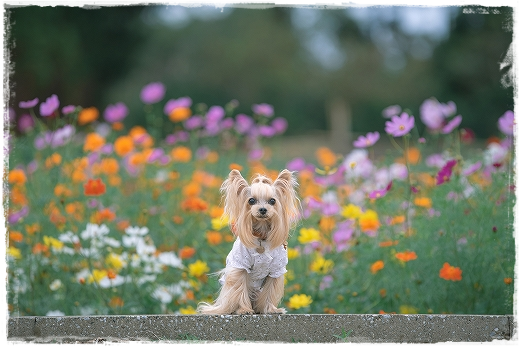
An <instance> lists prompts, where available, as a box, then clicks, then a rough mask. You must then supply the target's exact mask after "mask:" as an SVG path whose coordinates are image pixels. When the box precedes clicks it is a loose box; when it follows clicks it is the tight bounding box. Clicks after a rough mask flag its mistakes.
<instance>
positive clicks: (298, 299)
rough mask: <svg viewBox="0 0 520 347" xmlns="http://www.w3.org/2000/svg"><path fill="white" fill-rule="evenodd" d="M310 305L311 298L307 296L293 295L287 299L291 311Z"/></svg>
mask: <svg viewBox="0 0 520 347" xmlns="http://www.w3.org/2000/svg"><path fill="white" fill-rule="evenodd" d="M311 303H312V298H311V297H310V296H309V295H305V294H294V295H293V296H291V298H290V299H289V304H288V305H287V306H289V307H290V308H292V309H293V310H297V309H299V308H302V307H307V306H309V305H310V304H311Z"/></svg>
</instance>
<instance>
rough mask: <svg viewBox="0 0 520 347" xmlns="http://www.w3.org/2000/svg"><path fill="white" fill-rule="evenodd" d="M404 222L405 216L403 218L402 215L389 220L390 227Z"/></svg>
mask: <svg viewBox="0 0 520 347" xmlns="http://www.w3.org/2000/svg"><path fill="white" fill-rule="evenodd" d="M404 221H405V216H403V215H399V216H395V217H394V218H392V219H391V220H390V225H396V224H403V223H404Z"/></svg>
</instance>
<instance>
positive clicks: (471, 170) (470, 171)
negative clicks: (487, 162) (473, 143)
mask: <svg viewBox="0 0 520 347" xmlns="http://www.w3.org/2000/svg"><path fill="white" fill-rule="evenodd" d="M481 167H482V162H480V161H477V162H476V163H475V164H472V165H470V166H468V167H467V168H466V169H464V170H462V174H463V175H464V176H469V175H471V174H473V173H475V172H477V171H478V170H479V169H480V168H481Z"/></svg>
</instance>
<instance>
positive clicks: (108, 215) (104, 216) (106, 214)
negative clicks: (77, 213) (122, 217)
mask: <svg viewBox="0 0 520 347" xmlns="http://www.w3.org/2000/svg"><path fill="white" fill-rule="evenodd" d="M114 219H116V214H115V213H114V212H112V211H111V210H110V209H109V208H105V209H102V210H99V211H96V212H95V213H94V215H93V216H92V218H91V220H92V222H94V223H96V224H102V223H103V222H105V221H106V222H111V221H113V220H114Z"/></svg>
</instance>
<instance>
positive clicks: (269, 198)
mask: <svg viewBox="0 0 520 347" xmlns="http://www.w3.org/2000/svg"><path fill="white" fill-rule="evenodd" d="M297 185H298V184H297V182H296V179H295V177H294V175H293V173H292V172H290V171H288V170H282V171H281V172H280V174H279V175H278V177H277V178H276V180H275V181H274V182H273V181H272V180H271V179H270V178H268V177H266V176H263V175H257V176H255V177H254V178H253V180H252V182H251V185H249V184H248V183H247V181H246V180H245V179H244V178H243V177H242V175H241V174H240V172H239V171H238V170H232V171H231V172H230V173H229V176H228V178H227V179H226V180H225V181H224V183H223V184H222V187H221V191H222V193H223V194H224V197H225V206H224V213H225V214H226V215H227V216H228V217H229V220H230V224H231V226H232V230H234V233H235V234H236V235H237V236H239V237H240V239H241V240H242V242H244V243H245V244H246V246H247V247H253V246H254V236H253V234H255V232H260V234H261V235H262V236H264V237H267V239H268V240H269V241H271V242H272V244H273V247H276V246H277V245H281V244H282V243H283V242H284V241H285V240H287V237H288V235H289V229H290V228H291V226H292V225H293V223H294V222H296V220H297V219H298V218H299V212H300V201H299V199H298V197H297V196H296V191H295V187H296V186H297Z"/></svg>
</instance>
